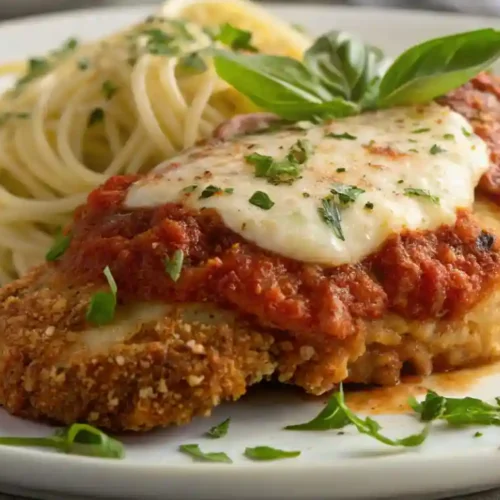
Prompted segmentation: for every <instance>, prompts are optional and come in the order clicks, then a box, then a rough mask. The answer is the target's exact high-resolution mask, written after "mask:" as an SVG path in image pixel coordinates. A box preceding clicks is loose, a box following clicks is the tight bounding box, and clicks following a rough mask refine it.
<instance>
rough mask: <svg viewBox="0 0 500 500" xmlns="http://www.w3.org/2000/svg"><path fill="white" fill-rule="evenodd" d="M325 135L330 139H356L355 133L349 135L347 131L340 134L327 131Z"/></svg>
mask: <svg viewBox="0 0 500 500" xmlns="http://www.w3.org/2000/svg"><path fill="white" fill-rule="evenodd" d="M325 137H331V138H332V139H347V140H348V141H355V140H356V139H357V137H356V136H355V135H351V134H349V132H343V133H342V134H336V133H335V132H329V133H328V134H325Z"/></svg>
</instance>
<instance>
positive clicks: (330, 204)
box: [318, 196, 345, 241]
mask: <svg viewBox="0 0 500 500" xmlns="http://www.w3.org/2000/svg"><path fill="white" fill-rule="evenodd" d="M318 213H319V215H320V217H321V218H322V219H323V221H324V222H325V223H326V224H327V225H328V226H330V228H331V229H332V230H333V233H334V234H335V236H336V237H337V238H339V239H340V240H342V241H345V237H344V233H343V231H342V218H341V215H340V210H339V206H338V204H337V203H336V202H335V200H334V199H333V196H327V197H326V198H323V199H322V200H321V206H320V207H319V208H318Z"/></svg>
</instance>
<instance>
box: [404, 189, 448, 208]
mask: <svg viewBox="0 0 500 500" xmlns="http://www.w3.org/2000/svg"><path fill="white" fill-rule="evenodd" d="M404 194H405V195H406V196H420V197H422V198H427V199H428V200H430V201H432V203H435V204H438V203H439V197H438V196H434V195H432V194H431V193H430V192H429V191H428V190H427V189H419V188H412V187H409V188H405V190H404Z"/></svg>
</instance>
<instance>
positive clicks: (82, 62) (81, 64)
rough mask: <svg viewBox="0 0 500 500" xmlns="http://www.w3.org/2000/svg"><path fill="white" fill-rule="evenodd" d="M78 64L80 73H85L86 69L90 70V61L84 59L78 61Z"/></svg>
mask: <svg viewBox="0 0 500 500" xmlns="http://www.w3.org/2000/svg"><path fill="white" fill-rule="evenodd" d="M76 64H77V66H78V69H79V70H80V71H85V70H86V69H89V67H90V61H89V60H88V59H87V58H86V57H83V58H82V59H78V62H77V63H76Z"/></svg>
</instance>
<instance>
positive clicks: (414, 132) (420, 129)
mask: <svg viewBox="0 0 500 500" xmlns="http://www.w3.org/2000/svg"><path fill="white" fill-rule="evenodd" d="M430 131H431V129H430V128H427V127H424V128H417V129H415V130H412V131H411V133H412V134H423V133H424V132H430Z"/></svg>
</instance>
